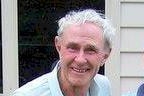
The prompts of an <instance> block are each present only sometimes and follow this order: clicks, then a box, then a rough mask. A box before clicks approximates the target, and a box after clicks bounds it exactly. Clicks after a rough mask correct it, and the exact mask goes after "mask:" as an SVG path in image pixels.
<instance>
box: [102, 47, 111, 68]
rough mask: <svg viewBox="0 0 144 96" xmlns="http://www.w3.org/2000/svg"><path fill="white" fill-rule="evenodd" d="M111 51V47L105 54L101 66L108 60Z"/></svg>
mask: <svg viewBox="0 0 144 96" xmlns="http://www.w3.org/2000/svg"><path fill="white" fill-rule="evenodd" d="M110 53H111V49H110V50H107V52H106V53H105V54H104V56H103V60H102V61H101V66H103V65H104V64H105V62H106V60H107V59H108V57H109V55H110Z"/></svg>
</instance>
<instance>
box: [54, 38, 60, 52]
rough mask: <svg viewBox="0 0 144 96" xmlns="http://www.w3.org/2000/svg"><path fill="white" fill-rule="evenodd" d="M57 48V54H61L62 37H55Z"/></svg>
mask: <svg viewBox="0 0 144 96" xmlns="http://www.w3.org/2000/svg"><path fill="white" fill-rule="evenodd" d="M55 47H56V50H57V52H58V53H59V51H60V49H61V44H60V37H59V36H56V37H55Z"/></svg>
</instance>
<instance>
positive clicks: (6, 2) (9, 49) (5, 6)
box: [0, 0, 18, 96]
mask: <svg viewBox="0 0 144 96" xmlns="http://www.w3.org/2000/svg"><path fill="white" fill-rule="evenodd" d="M1 10H2V11H1V21H2V66H3V94H1V95H0V96H10V93H11V92H12V91H14V90H15V89H16V88H18V24H17V23H18V22H17V21H18V20H17V19H18V18H17V0H1Z"/></svg>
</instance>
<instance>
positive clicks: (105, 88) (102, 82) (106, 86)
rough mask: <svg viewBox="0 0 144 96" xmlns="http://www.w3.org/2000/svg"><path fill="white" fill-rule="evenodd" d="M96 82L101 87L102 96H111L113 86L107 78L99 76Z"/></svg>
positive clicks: (96, 77) (95, 78)
mask: <svg viewBox="0 0 144 96" xmlns="http://www.w3.org/2000/svg"><path fill="white" fill-rule="evenodd" d="M94 80H95V82H96V84H97V86H98V87H99V94H100V96H111V85H110V82H109V80H108V78H107V77H106V76H104V75H100V74H97V75H96V76H95V77H94Z"/></svg>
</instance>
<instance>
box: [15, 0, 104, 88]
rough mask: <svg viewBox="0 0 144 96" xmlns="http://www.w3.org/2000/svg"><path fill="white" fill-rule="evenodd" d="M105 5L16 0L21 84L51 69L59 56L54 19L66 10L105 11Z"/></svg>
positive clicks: (95, 0) (100, 1)
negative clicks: (55, 45)
mask: <svg viewBox="0 0 144 96" xmlns="http://www.w3.org/2000/svg"><path fill="white" fill-rule="evenodd" d="M104 6H105V1H104V0H18V29H19V30H18V31H19V77H20V78H19V80H20V82H19V83H20V86H21V85H23V84H25V83H26V82H28V81H30V80H32V79H34V78H36V77H38V76H40V75H42V74H44V73H47V72H50V71H51V65H52V62H54V61H55V60H57V59H58V54H57V52H56V49H55V47H54V42H53V41H54V37H55V36H56V31H57V23H56V20H58V19H59V18H61V17H63V16H64V15H65V14H66V13H67V12H68V11H69V10H76V9H86V8H95V9H97V10H101V11H100V12H102V13H104V9H105V7H104ZM102 71H104V70H102Z"/></svg>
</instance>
